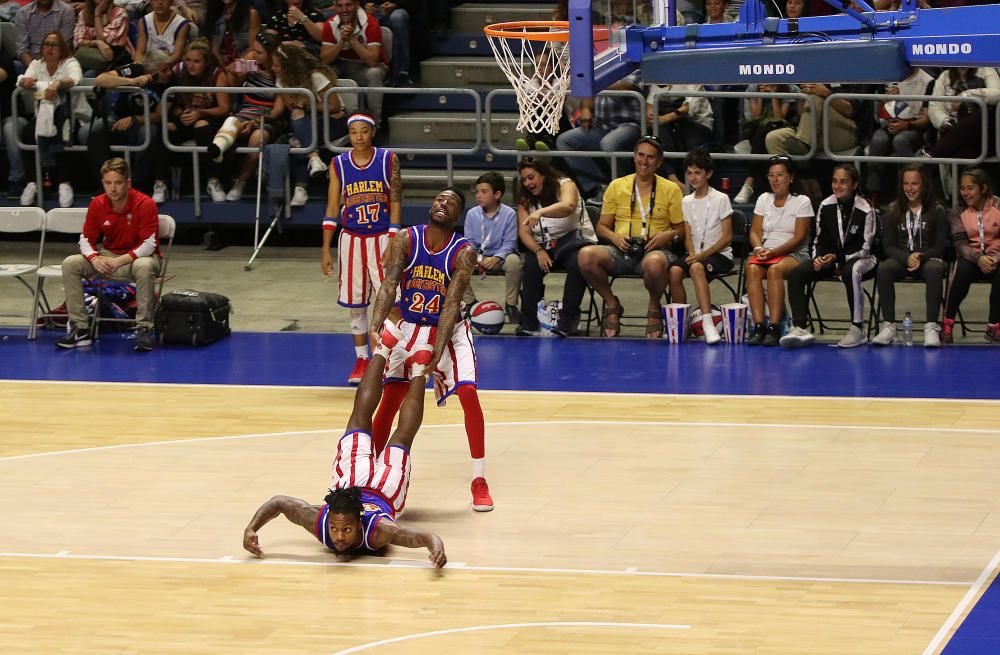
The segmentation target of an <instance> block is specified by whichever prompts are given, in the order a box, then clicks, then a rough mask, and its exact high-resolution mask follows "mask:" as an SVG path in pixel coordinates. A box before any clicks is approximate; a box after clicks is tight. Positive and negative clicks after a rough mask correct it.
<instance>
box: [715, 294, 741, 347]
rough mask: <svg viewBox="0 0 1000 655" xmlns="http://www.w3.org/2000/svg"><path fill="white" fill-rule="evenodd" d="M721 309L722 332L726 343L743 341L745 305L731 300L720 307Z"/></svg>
mask: <svg viewBox="0 0 1000 655" xmlns="http://www.w3.org/2000/svg"><path fill="white" fill-rule="evenodd" d="M720 309H721V310H722V334H723V336H724V337H725V339H726V342H727V343H743V340H744V339H745V338H746V325H747V306H746V305H744V304H743V303H738V302H731V303H727V304H725V305H723V306H722V307H720Z"/></svg>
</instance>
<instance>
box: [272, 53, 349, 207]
mask: <svg viewBox="0 0 1000 655" xmlns="http://www.w3.org/2000/svg"><path fill="white" fill-rule="evenodd" d="M274 74H275V76H276V77H277V79H278V86H279V87H283V88H303V89H312V92H313V95H314V97H315V99H316V108H317V112H320V113H319V117H321V116H322V106H323V105H322V101H323V96H324V95H325V94H326V92H327V91H329V90H330V89H332V88H334V87H336V85H337V74H336V73H335V72H334V71H333V69H332V68H330V67H329V66H327V65H326V64H323V63H322V62H320V60H318V59H317V58H316V57H313V56H312V55H311V54H309V53H308V52H307V51H306V50H304V49H303V48H299V47H297V46H293V45H283V46H281V47H280V48H279V49H278V51H277V52H276V53H275V56H274ZM309 107H310V104H309V99H308V98H307V97H306V96H304V95H282V96H279V97H278V100H277V103H276V105H275V109H276V110H278V111H282V112H284V111H286V110H287V111H288V118H289V120H290V121H291V123H292V134H293V135H294V137H295V140H296V142H297V143H298V144H299V145H302V146H305V145H306V144H308V143H312V141H313V132H312V121H311V120H310V114H309ZM326 109H327V114H328V115H329V117H330V126H329V132H330V139H331V140H336V139H339V138H340V137H342V136H344V135H345V134H347V116H346V113H345V112H344V107H343V105H342V104H341V102H340V96H338V95H337V94H336V93H331V94H330V97H329V98H328V100H327V108H326ZM319 117H318V118H317V120H322V119H321V118H319ZM318 128H319V134H317V135H316V139H317V144H321V143H322V140H323V126H322V125H318ZM319 149H320V148H319V146H317V147H316V148H315V149H313V150H312V151H310V152H309V153H308V155H306V157H304V158H303V157H302V156H301V155H296V156H295V157H293V162H294V165H293V166H292V172H291V175H292V182H293V183H294V184H295V192H294V193H293V194H292V206H293V207H301V206H303V205H305V204H306V202H308V200H309V190H308V188H307V187H308V180H309V178H310V177H322V176H323V175H325V174H326V172H327V170H328V169H327V166H326V164H324V163H323V160H322V159H321V158H320V156H319Z"/></svg>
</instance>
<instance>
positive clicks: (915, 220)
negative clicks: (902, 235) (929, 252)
mask: <svg viewBox="0 0 1000 655" xmlns="http://www.w3.org/2000/svg"><path fill="white" fill-rule="evenodd" d="M920 209H921V211H923V207H921V208H920ZM920 213H921V212H919V211H918V212H917V213H916V214H914V213H913V212H912V211H907V212H906V247H907V248H908V249H909V251H910V252H913V251H914V250H915V249H914V247H913V235H914V234H916V235H917V242H916V243H917V246H919V245H920V244H921V243H923V240H924V239H923V225H922V224H921V223H920Z"/></svg>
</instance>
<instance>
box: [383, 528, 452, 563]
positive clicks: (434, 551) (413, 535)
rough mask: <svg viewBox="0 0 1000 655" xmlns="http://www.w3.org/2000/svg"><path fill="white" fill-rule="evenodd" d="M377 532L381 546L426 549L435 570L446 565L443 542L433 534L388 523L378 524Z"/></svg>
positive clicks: (446, 559)
mask: <svg viewBox="0 0 1000 655" xmlns="http://www.w3.org/2000/svg"><path fill="white" fill-rule="evenodd" d="M378 532H379V537H380V539H379V542H380V544H381V545H387V544H392V545H393V546H404V547H406V548H426V549H427V551H428V553H429V554H428V556H427V559H429V560H430V561H431V563H432V564H433V565H434V566H435V567H436V568H439V569H440V568H443V567H444V565H445V564H447V563H448V558H447V557H445V554H444V542H443V541H441V537H439V536H437V535H436V534H434V533H433V532H427V531H426V530H420V529H419V528H408V527H404V526H402V525H398V524H396V523H390V522H388V521H383V522H380V523H379V525H378Z"/></svg>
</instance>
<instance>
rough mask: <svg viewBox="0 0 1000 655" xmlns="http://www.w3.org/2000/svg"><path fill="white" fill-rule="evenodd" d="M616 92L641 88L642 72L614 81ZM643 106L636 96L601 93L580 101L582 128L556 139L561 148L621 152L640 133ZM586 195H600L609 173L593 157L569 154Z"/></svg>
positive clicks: (570, 165)
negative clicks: (640, 75) (640, 77)
mask: <svg viewBox="0 0 1000 655" xmlns="http://www.w3.org/2000/svg"><path fill="white" fill-rule="evenodd" d="M608 88H609V89H610V90H613V91H638V90H639V73H638V72H635V73H632V74H630V75H628V76H627V77H625V78H623V79H621V80H619V81H617V82H615V83H614V84H612V85H611V86H610V87H608ZM643 109H644V108H643V107H642V106H641V105H640V103H639V102H638V101H637V99H635V98H628V97H622V96H612V95H599V96H597V98H589V99H585V100H583V101H582V102H581V103H580V119H579V120H580V127H575V128H573V129H572V130H569V131H568V132H563V133H562V134H560V135H559V136H558V138H556V147H557V148H558V149H559V150H602V151H604V152H619V151H621V150H628V149H630V148H631V147H632V146H633V145H634V144H635V142H636V139H638V138H639V135H640V134H641V128H640V123H641V122H642V112H643ZM566 163H567V165H568V166H569V168H570V171H571V172H572V173H573V175H574V176H575V177H576V182H577V184H578V185H579V188H580V192H581V193H582V194H583V196H584V197H585V198H590V197H593V196H594V195H598V194H599V192H600V187H601V185H603V184H604V181H605V180H606V179H607V176H606V175H605V173H604V172H603V171H601V168H600V166H598V165H597V162H596V161H595V160H594V159H591V158H590V157H569V158H567V160H566Z"/></svg>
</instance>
